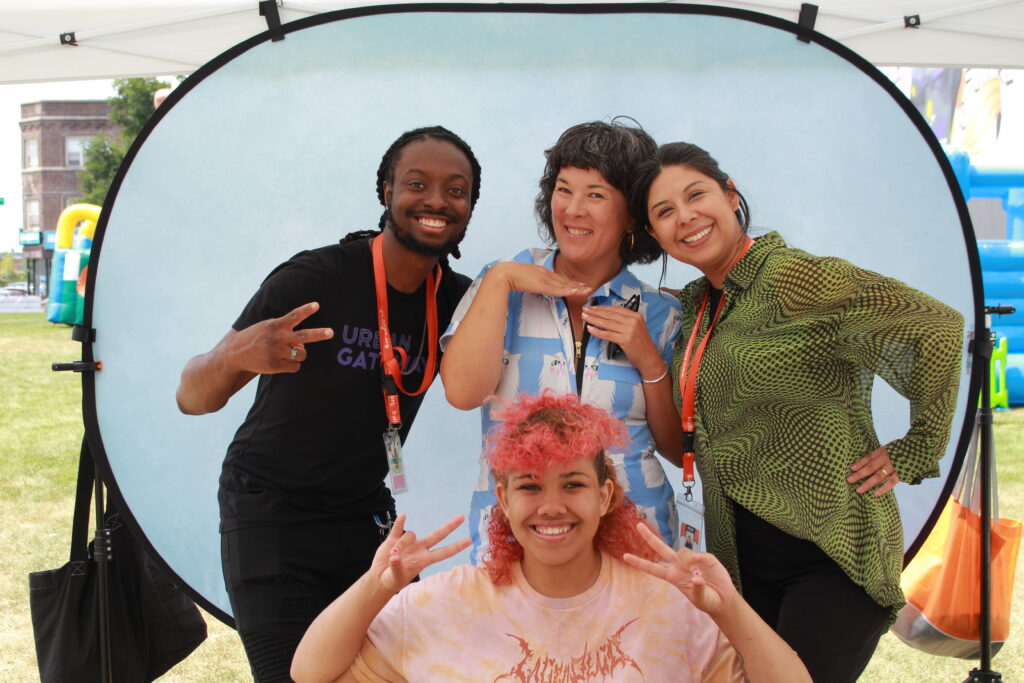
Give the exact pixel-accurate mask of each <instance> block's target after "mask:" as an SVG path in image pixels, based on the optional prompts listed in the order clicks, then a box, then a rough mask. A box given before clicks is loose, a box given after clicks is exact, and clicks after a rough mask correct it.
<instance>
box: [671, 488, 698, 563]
mask: <svg viewBox="0 0 1024 683" xmlns="http://www.w3.org/2000/svg"><path fill="white" fill-rule="evenodd" d="M676 508H677V510H678V512H679V547H680V548H689V549H690V550H692V551H694V552H698V551H699V550H700V549H701V541H702V540H703V538H702V537H703V535H704V534H703V531H704V505H703V504H702V503H698V502H697V501H695V500H686V497H685V496H684V495H683V494H682V493H680V494H678V495H676Z"/></svg>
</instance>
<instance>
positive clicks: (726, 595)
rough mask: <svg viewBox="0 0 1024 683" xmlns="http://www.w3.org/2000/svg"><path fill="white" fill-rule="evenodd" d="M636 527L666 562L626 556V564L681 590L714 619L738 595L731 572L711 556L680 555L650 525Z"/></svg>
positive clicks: (681, 550) (684, 549)
mask: <svg viewBox="0 0 1024 683" xmlns="http://www.w3.org/2000/svg"><path fill="white" fill-rule="evenodd" d="M636 528H637V531H639V532H640V535H641V536H643V539H644V540H645V541H647V544H648V545H649V546H651V548H653V549H654V551H655V552H656V553H657V554H658V557H659V558H661V560H662V561H661V562H651V561H650V560H645V559H643V558H640V557H637V556H636V555H631V554H630V553H626V554H625V555H623V556H622V560H623V561H624V562H625V563H626V564H628V565H632V566H633V567H636V568H637V569H639V570H641V571H644V572H647V573H648V574H650V575H651V576H656V577H658V578H659V579H663V580H665V581H668V582H669V583H671V584H672V585H673V586H675V587H676V588H678V589H679V591H680V592H681V593H682V594H683V595H685V596H686V598H687V599H688V600H689V601H690V602H692V603H693V605H694V607H696V608H697V609H699V610H700V611H702V612H707V613H708V614H710V615H712V616H714V614H715V613H716V612H719V611H720V610H722V608H723V607H725V606H726V605H727V604H728V603H729V602H731V601H732V600H733V598H735V597H736V596H737V595H738V593H737V592H736V587H735V586H734V585H733V583H732V579H731V578H730V577H729V572H728V571H726V569H725V567H723V566H722V563H721V562H719V561H718V558H717V557H715V556H714V555H712V554H711V553H695V552H693V551H692V550H687V549H686V548H680V549H679V551H678V552H677V551H675V550H672V548H671V547H669V546H668V545H667V544H666V543H665V542H664V541H663V540H661V537H660V536H658V535H657V534H656V533H654V531H652V530H651V527H650V526H648V525H647V524H644V523H640V524H637V525H636Z"/></svg>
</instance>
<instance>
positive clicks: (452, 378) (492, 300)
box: [441, 263, 510, 410]
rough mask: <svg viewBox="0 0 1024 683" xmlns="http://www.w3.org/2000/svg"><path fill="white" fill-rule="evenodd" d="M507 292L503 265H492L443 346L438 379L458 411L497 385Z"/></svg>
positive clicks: (469, 407) (478, 401)
mask: <svg viewBox="0 0 1024 683" xmlns="http://www.w3.org/2000/svg"><path fill="white" fill-rule="evenodd" d="M509 291H510V286H509V282H508V280H507V278H506V277H504V275H503V269H502V264H500V263H498V264H495V265H494V267H492V268H491V269H490V270H488V271H487V274H486V275H484V279H483V281H482V282H481V283H480V288H479V289H478V290H477V292H476V296H475V297H474V298H473V304H472V305H471V306H470V307H469V310H468V311H467V312H466V315H465V317H464V318H463V319H462V321H461V322H460V323H459V326H458V328H457V329H456V330H455V334H454V336H452V338H451V340H450V341H449V342H448V346H447V348H445V352H444V357H443V358H442V359H441V381H442V382H444V391H445V397H446V398H447V399H448V402H449V403H450V404H452V405H453V406H455V407H456V408H459V409H460V410H472V409H473V408H478V407H479V406H480V405H481V404H482V403H483V402H484V400H485V399H486V398H487V397H488V396H490V395H491V394H493V393H494V392H495V390H496V389H497V388H498V381H499V380H500V379H501V367H502V366H501V361H502V356H503V354H504V344H505V324H506V319H507V318H508V295H509Z"/></svg>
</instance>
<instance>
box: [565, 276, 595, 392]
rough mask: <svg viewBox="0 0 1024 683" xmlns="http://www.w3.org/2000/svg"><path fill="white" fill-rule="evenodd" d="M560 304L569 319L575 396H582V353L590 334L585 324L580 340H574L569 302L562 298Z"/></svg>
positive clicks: (589, 300) (591, 301)
mask: <svg viewBox="0 0 1024 683" xmlns="http://www.w3.org/2000/svg"><path fill="white" fill-rule="evenodd" d="M562 303H564V304H565V315H566V316H567V317H568V318H569V334H570V335H571V336H572V346H573V350H574V352H575V353H574V355H573V360H574V361H575V362H574V363H573V368H574V369H575V370H576V395H577V396H580V397H582V396H583V369H584V367H583V352H584V350H586V348H587V343H588V342H589V341H590V332H588V331H587V324H586V323H583V335H582V337H581V338H580V339H576V330H574V329H573V327H572V314H571V313H570V312H569V301H568V300H567V299H566V298H565V297H564V296H563V297H562ZM592 303H593V299H588V300H587V304H592Z"/></svg>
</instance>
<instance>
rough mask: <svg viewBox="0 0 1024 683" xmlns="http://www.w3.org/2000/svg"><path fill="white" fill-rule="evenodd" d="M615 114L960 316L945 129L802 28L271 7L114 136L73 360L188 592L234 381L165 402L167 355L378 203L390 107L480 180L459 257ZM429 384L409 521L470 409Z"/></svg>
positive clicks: (893, 408) (206, 578)
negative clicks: (554, 159)
mask: <svg viewBox="0 0 1024 683" xmlns="http://www.w3.org/2000/svg"><path fill="white" fill-rule="evenodd" d="M275 38H283V39H282V40H275ZM619 115H626V116H630V117H633V118H634V119H636V120H637V121H638V122H640V123H641V124H642V125H643V126H644V128H645V129H646V130H648V131H649V132H650V133H651V134H652V135H653V136H654V138H655V139H656V140H658V141H659V142H668V141H673V140H688V141H692V142H696V143H698V144H700V145H701V146H703V147H705V148H706V149H708V150H709V151H710V152H711V153H712V154H713V155H714V156H716V157H717V158H718V160H719V161H720V162H721V165H722V168H724V169H725V170H726V171H727V172H728V173H729V174H730V175H731V176H732V177H733V178H734V179H735V180H736V181H737V183H738V185H739V187H740V188H741V189H742V190H743V192H744V193H745V194H746V196H747V198H748V200H749V201H750V205H751V207H752V214H753V223H754V226H755V228H754V230H753V234H755V235H756V234H762V233H764V232H766V231H768V230H770V229H778V230H780V231H781V233H782V235H783V237H784V238H785V239H786V240H787V241H788V242H789V243H790V244H792V245H794V246H798V247H801V248H803V249H806V250H808V251H810V252H812V253H817V254H827V255H836V256H841V257H843V258H846V259H849V260H850V261H853V262H854V263H857V264H859V265H861V266H864V267H866V268H869V269H872V270H875V271H878V272H882V273H885V274H887V275H891V276H893V277H896V278H898V279H900V280H903V281H906V282H908V283H909V284H911V285H912V286H914V287H917V288H919V289H922V290H924V291H926V292H928V293H930V294H931V295H933V296H935V297H936V298H938V299H940V300H942V301H944V302H946V303H947V304H949V305H950V306H953V307H954V308H956V309H957V310H959V311H961V312H962V313H963V314H964V316H965V319H966V320H967V321H968V326H969V327H974V326H977V325H978V324H979V321H980V313H979V312H978V311H979V308H978V306H979V302H980V285H979V283H980V278H979V276H978V269H977V254H976V250H975V246H974V237H973V234H972V231H971V227H970V223H969V219H968V217H967V211H966V206H965V204H964V202H963V199H962V197H961V196H960V194H959V191H958V190H957V189H956V186H955V180H954V178H953V174H952V171H951V170H950V168H949V164H948V162H947V161H946V159H945V156H944V155H943V154H942V151H941V149H940V148H939V146H938V144H937V143H936V141H935V140H934V138H933V137H932V135H931V133H930V132H929V130H928V127H927V125H926V124H925V122H924V121H923V119H922V118H921V117H920V116H919V115H918V114H917V112H916V111H915V110H914V109H913V106H912V105H911V104H910V102H909V101H907V100H906V99H905V98H904V97H903V96H902V95H900V94H899V93H898V92H897V90H896V89H895V88H894V87H893V86H892V84H891V83H889V81H888V80H886V79H885V77H884V76H882V74H881V73H879V72H878V71H877V70H876V69H875V68H874V67H872V66H871V65H870V64H868V63H867V62H866V61H864V60H863V59H861V58H859V57H858V56H857V55H855V54H853V53H852V52H850V51H849V50H847V49H846V48H844V47H842V46H840V45H839V44H838V43H835V42H834V41H832V40H830V39H828V38H826V37H824V36H822V35H820V34H817V33H814V32H813V31H812V30H810V29H809V28H805V27H799V26H797V25H796V24H792V23H789V22H786V21H783V20H780V19H776V18H773V17H769V16H766V15H761V14H757V13H751V12H746V11H740V10H733V9H724V8H717V7H710V6H697V5H665V4H661V5H573V6H554V5H551V6H545V5H416V6H410V5H391V6H386V7H375V8H363V9H355V10H344V11H339V12H332V13H327V14H323V15H318V16H315V17H312V18H309V19H304V20H301V21H297V22H294V23H291V24H286V25H284V26H283V27H282V28H281V29H280V30H279V31H274V33H273V35H272V34H271V33H269V32H268V33H265V34H262V35H259V36H256V37H254V38H252V39H251V40H248V41H246V42H244V43H242V44H240V45H238V46H236V47H235V48H233V49H231V50H229V51H228V52H226V53H224V54H223V55H221V56H220V57H218V58H217V59H215V60H214V61H213V62H211V63H209V64H207V65H206V66H204V67H203V68H201V69H199V70H198V71H197V72H196V73H194V74H193V75H192V76H191V77H189V78H188V79H187V80H185V81H184V82H183V83H182V84H181V85H180V86H179V87H178V88H177V89H176V90H175V91H174V93H173V94H172V95H171V97H170V98H169V99H168V100H167V102H166V103H165V104H164V105H163V106H162V107H161V108H160V109H159V110H158V111H157V112H156V115H155V116H154V118H153V119H152V120H151V121H150V123H149V125H148V126H147V127H146V129H145V130H144V131H143V133H142V134H141V135H140V136H139V139H138V140H137V141H136V143H135V145H134V146H133V148H132V149H131V151H130V152H129V155H128V158H127V160H126V162H125V164H124V166H123V167H122V169H121V171H120V173H119V175H118V178H117V180H116V181H115V183H114V187H113V188H112V189H111V192H110V195H109V197H108V198H107V201H106V206H105V211H104V213H103V215H102V217H101V220H100V224H99V227H98V229H97V232H96V241H95V243H94V245H93V253H92V265H91V269H90V273H89V283H88V285H89V286H88V290H87V296H88V298H87V301H86V309H85V320H84V326H85V327H86V328H87V330H94V333H95V337H94V340H93V341H88V342H86V343H85V345H84V356H83V357H84V358H85V359H86V360H101V361H102V363H103V371H102V372H99V373H95V374H87V375H86V376H85V380H84V382H85V403H86V408H85V412H86V423H87V435H88V439H89V443H90V445H91V447H92V449H93V451H94V453H95V454H96V455H97V458H98V460H99V461H100V462H101V463H102V467H103V468H104V469H105V475H106V478H107V482H108V484H109V486H110V488H111V494H112V495H114V496H116V497H118V498H122V499H123V503H124V505H123V506H122V509H124V510H126V511H127V512H128V513H129V514H127V515H126V516H127V517H128V522H129V523H130V524H131V525H132V526H133V527H135V528H136V530H138V531H140V532H141V534H142V536H143V537H144V538H145V539H146V541H147V542H148V543H149V545H150V546H151V549H152V550H153V551H155V555H156V556H157V557H158V558H159V560H160V561H162V562H163V563H165V564H166V565H167V566H169V567H170V568H171V569H172V570H173V571H174V572H175V573H176V574H177V576H178V577H179V578H180V579H181V580H182V582H183V583H184V584H186V585H187V586H188V587H189V588H190V589H191V590H192V591H193V593H194V595H195V597H196V599H197V600H198V601H199V602H200V603H202V604H203V605H204V606H205V607H206V608H208V609H210V610H211V611H212V612H213V613H215V614H217V615H218V616H220V617H221V618H223V619H225V620H226V621H230V608H229V605H228V600H227V596H226V593H225V591H224V588H223V582H222V578H221V570H220V551H219V536H218V529H217V525H218V510H217V499H216V491H217V478H218V476H219V473H220V468H221V462H222V460H223V457H224V453H225V449H226V448H227V445H228V443H229V442H230V441H231V439H232V436H233V434H234V431H235V429H236V428H237V426H238V425H239V424H240V423H241V421H242V419H243V417H244V415H245V412H246V411H247V410H248V408H249V406H250V404H251V402H252V397H253V391H254V387H255V383H254V382H253V383H250V385H249V386H248V387H246V388H245V389H244V390H243V391H241V392H239V395H237V396H235V397H234V398H232V399H231V401H230V403H229V404H228V406H227V407H226V408H224V409H223V410H221V411H220V412H218V413H216V414H213V415H208V416H203V417H187V416H184V415H182V414H180V413H179V412H178V410H177V408H176V406H175V402H174V392H175V388H176V386H177V383H178V378H179V374H180V372H181V369H182V367H183V366H184V364H185V362H186V361H187V360H188V359H189V358H190V357H191V356H193V355H195V354H197V353H201V352H204V351H206V350H209V349H210V348H211V347H213V345H214V344H215V343H216V342H217V341H218V340H219V339H220V338H221V337H222V336H223V335H224V334H225V333H226V332H227V330H228V329H229V326H230V325H231V323H232V321H233V320H234V319H235V317H236V316H237V315H238V313H239V311H240V310H241V309H242V307H243V305H244V304H245V302H246V301H247V300H248V299H249V297H250V296H251V295H252V293H253V292H254V291H255V290H256V288H257V287H258V285H259V283H260V282H261V281H262V279H263V278H264V277H265V276H266V274H267V273H268V272H269V271H270V270H271V269H272V268H273V267H274V266H276V265H277V264H278V263H280V262H282V261H284V260H285V259H287V258H288V257H290V256H291V255H292V254H294V253H296V252H298V251H300V250H302V249H305V248H311V247H316V246H320V245H325V244H330V243H333V242H335V241H337V239H338V238H339V237H340V236H342V235H344V234H346V233H348V232H350V231H351V230H354V229H365V228H373V227H375V226H376V225H377V219H378V217H379V215H380V211H381V208H380V206H379V205H378V203H377V197H376V192H375V189H374V188H375V179H376V169H377V166H378V164H379V162H380V158H381V156H382V155H383V153H384V151H385V150H386V149H387V147H388V145H389V144H390V143H391V142H392V141H393V140H394V139H395V138H396V137H398V136H399V135H400V134H401V133H402V132H403V131H405V130H409V129H412V128H416V127H419V126H424V125H434V124H440V125H444V126H446V127H448V128H450V129H451V130H453V131H455V132H456V133H458V134H459V135H460V136H462V137H463V138H464V139H465V140H466V141H467V142H469V144H470V145H471V146H472V147H473V149H474V151H475V153H476V155H477V157H478V158H479V160H480V162H481V164H482V166H483V178H482V184H481V188H482V194H481V198H480V202H479V204H478V206H477V208H476V211H475V213H474V215H473V219H472V222H471V224H470V227H469V233H468V236H467V238H466V240H465V242H464V243H463V245H464V247H463V254H464V256H463V258H462V260H461V261H457V262H455V264H454V265H455V267H456V269H457V270H460V271H462V272H464V273H467V274H470V275H475V274H476V273H477V272H478V271H479V269H480V268H481V266H483V265H484V264H485V263H487V262H489V261H491V260H493V259H495V258H498V257H501V256H508V255H511V254H513V253H515V252H516V251H518V250H519V249H521V248H523V247H526V246H536V245H539V243H540V239H539V237H538V234H537V229H536V226H537V222H536V219H535V218H534V216H533V213H532V204H533V198H534V196H535V195H536V190H537V181H538V179H539V177H540V173H541V170H542V167H543V163H544V158H543V151H544V149H546V148H547V147H549V146H550V145H551V144H552V143H554V141H555V140H556V139H557V138H558V136H559V134H560V133H561V132H562V131H563V130H564V129H566V128H567V127H569V126H571V125H573V124H576V123H579V122H582V121H588V120H594V119H602V120H610V119H611V118H612V117H615V116H619ZM638 274H639V275H640V276H641V277H642V278H643V279H646V280H647V281H649V282H652V283H658V282H661V283H662V284H665V285H670V286H674V287H678V286H681V285H682V284H684V283H686V282H688V281H689V280H691V279H693V278H694V277H697V275H698V273H697V272H696V271H694V270H692V269H689V268H686V267H684V266H681V265H678V264H674V263H673V264H670V265H669V268H668V271H667V274H666V275H665V277H664V280H662V279H661V269H660V266H659V265H657V264H655V265H654V266H649V267H646V268H640V269H638ZM87 338H88V337H87ZM968 368H969V365H968V364H965V373H964V374H963V376H962V379H963V381H962V382H961V389H960V396H959V404H958V405H959V407H958V410H957V414H956V417H955V421H954V427H953V434H952V437H951V439H950V442H949V447H948V450H947V453H946V456H945V457H944V458H943V460H942V464H941V466H942V477H940V478H938V479H933V480H930V481H928V482H926V483H925V484H922V485H920V486H916V487H909V486H906V485H900V486H899V487H898V489H897V495H898V497H899V501H900V506H901V510H902V513H903V519H904V525H905V529H906V547H907V549H908V551H910V552H913V550H914V548H915V547H916V543H917V542H918V539H919V538H923V532H924V531H926V529H927V528H928V527H929V526H930V524H931V520H932V519H933V517H935V516H937V515H938V512H939V510H940V509H941V505H942V504H944V503H945V501H946V499H947V498H948V496H949V489H950V487H951V482H950V481H948V480H949V473H950V472H951V471H953V470H954V469H955V468H957V467H958V466H959V460H960V459H962V453H963V451H964V449H965V448H966V441H965V439H966V435H967V434H968V432H969V429H967V427H968V425H969V423H970V421H971V415H970V414H969V410H968V408H969V406H971V405H976V403H977V386H976V384H977V381H978V380H976V379H975V380H974V381H971V382H969V381H967V380H968V376H969V372H968ZM439 384H440V382H439V381H438V382H437V383H436V385H439ZM436 385H435V389H434V390H433V391H431V392H430V394H429V395H428V397H427V399H426V401H425V403H424V406H423V409H422V410H421V412H420V415H419V417H418V419H417V421H416V425H415V427H414V428H413V431H412V435H411V437H410V439H409V441H408V442H407V444H406V448H405V453H406V456H407V457H406V459H407V462H408V465H407V472H408V480H409V487H410V491H409V492H408V493H404V494H401V495H400V496H398V498H397V500H398V507H399V509H400V510H401V511H405V512H408V513H409V519H410V525H411V526H412V527H413V528H415V529H416V530H421V529H422V530H426V529H430V528H433V527H435V526H436V525H438V524H439V523H440V522H441V521H443V520H446V519H448V518H449V517H451V516H452V515H454V514H457V513H459V512H465V511H466V510H467V509H468V506H469V499H470V492H471V490H472V489H473V485H474V481H475V479H476V476H477V461H478V456H479V450H480V434H479V418H478V416H477V415H476V413H475V412H469V413H461V412H459V411H457V410H455V409H453V408H451V407H449V406H448V405H447V404H446V403H445V401H444V397H443V392H442V391H441V390H440V389H438V388H436ZM878 385H879V386H878V388H877V390H876V392H875V397H874V411H875V415H876V424H877V431H878V436H879V438H880V439H881V441H882V442H883V443H884V442H886V441H888V440H891V439H893V438H895V437H897V436H899V435H901V434H902V433H903V432H904V431H905V430H906V429H907V426H908V423H909V419H908V409H907V403H906V401H905V400H903V399H902V398H900V397H899V396H898V395H896V394H895V392H893V391H892V390H891V389H889V388H888V387H887V386H885V385H884V384H883V383H881V382H878ZM969 387H970V390H969ZM382 407H383V406H382ZM338 448H339V453H341V451H342V449H343V448H344V444H338ZM666 469H667V470H668V471H669V475H670V476H671V477H672V478H673V479H678V478H679V474H678V471H677V470H675V469H674V468H672V467H671V466H669V465H666ZM459 561H465V557H464V556H459V557H456V558H454V559H453V560H451V561H449V563H448V565H450V564H451V563H453V562H459ZM446 566H447V565H446Z"/></svg>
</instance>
